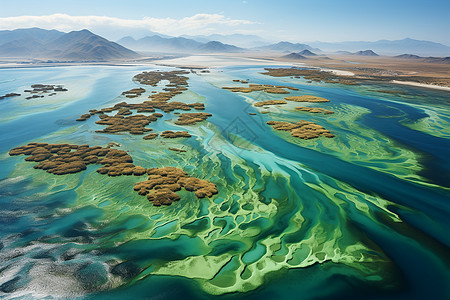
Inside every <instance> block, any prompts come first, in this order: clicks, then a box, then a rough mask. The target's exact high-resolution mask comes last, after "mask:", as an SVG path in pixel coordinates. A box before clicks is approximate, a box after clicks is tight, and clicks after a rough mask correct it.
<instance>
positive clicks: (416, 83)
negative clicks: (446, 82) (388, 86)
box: [391, 80, 450, 91]
mask: <svg viewBox="0 0 450 300" xmlns="http://www.w3.org/2000/svg"><path fill="white" fill-rule="evenodd" d="M391 83H395V84H402V85H411V86H417V87H423V88H429V89H435V90H442V91H450V87H448V86H442V85H435V84H426V83H419V82H414V81H401V80H392V81H391Z"/></svg>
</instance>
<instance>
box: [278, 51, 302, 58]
mask: <svg viewBox="0 0 450 300" xmlns="http://www.w3.org/2000/svg"><path fill="white" fill-rule="evenodd" d="M281 58H287V59H295V60H305V59H307V58H306V57H304V56H303V55H301V54H300V53H295V52H292V53H290V54H288V55H284V56H282V57H281Z"/></svg>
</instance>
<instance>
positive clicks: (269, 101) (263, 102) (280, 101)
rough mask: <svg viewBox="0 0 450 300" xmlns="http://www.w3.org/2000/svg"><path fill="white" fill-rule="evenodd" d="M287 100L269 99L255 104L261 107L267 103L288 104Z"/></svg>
mask: <svg viewBox="0 0 450 300" xmlns="http://www.w3.org/2000/svg"><path fill="white" fill-rule="evenodd" d="M286 103H287V102H286V101H284V100H267V101H260V102H256V103H255V104H253V106H255V107H261V106H265V105H280V104H286Z"/></svg>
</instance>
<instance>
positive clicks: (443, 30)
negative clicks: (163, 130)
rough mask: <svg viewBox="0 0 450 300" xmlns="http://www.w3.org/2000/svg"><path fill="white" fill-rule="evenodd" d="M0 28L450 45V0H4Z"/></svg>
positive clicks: (115, 37)
mask: <svg viewBox="0 0 450 300" xmlns="http://www.w3.org/2000/svg"><path fill="white" fill-rule="evenodd" d="M0 7H1V10H0V30H11V29H16V28H29V27H40V28H45V29H58V30H61V31H64V32H68V31H71V30H80V29H84V28H86V29H89V30H91V31H93V32H94V33H96V34H100V35H102V36H104V37H106V38H109V39H112V40H118V39H120V38H121V37H123V36H127V35H131V36H134V37H136V38H139V37H142V36H145V35H147V33H148V31H149V30H150V31H154V32H158V33H162V34H166V35H170V36H179V35H183V34H187V35H208V34H213V33H219V34H233V33H243V34H255V35H258V36H261V37H263V38H265V39H266V40H271V41H282V40H283V41H291V42H312V41H329V42H337V41H376V40H380V39H388V40H395V39H403V38H407V37H409V38H414V39H419V40H428V41H434V42H440V43H443V44H446V45H450V33H449V32H450V17H449V14H450V1H449V0H427V1H422V0H408V1H406V0H372V1H366V0H359V1H357V0H308V1H304V0H276V1H269V0H198V1H197V0H160V1H153V0H121V1H118V0H89V1H86V0H76V1H72V0H64V1H62V0H39V1H37V0H14V1H10V0H0Z"/></svg>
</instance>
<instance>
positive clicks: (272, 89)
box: [222, 83, 296, 94]
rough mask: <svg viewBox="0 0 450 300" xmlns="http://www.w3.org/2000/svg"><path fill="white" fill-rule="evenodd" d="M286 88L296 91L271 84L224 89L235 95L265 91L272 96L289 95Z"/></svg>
mask: <svg viewBox="0 0 450 300" xmlns="http://www.w3.org/2000/svg"><path fill="white" fill-rule="evenodd" d="M285 88H289V89H291V90H296V88H294V87H287V86H275V85H270V84H252V83H251V84H249V86H248V87H239V86H235V87H226V86H225V87H223V88H222V89H225V90H230V91H232V92H234V93H236V92H241V93H251V92H258V91H264V92H266V93H271V94H289V92H288V91H286V90H284V89H285Z"/></svg>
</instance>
